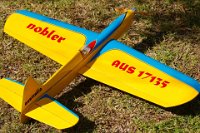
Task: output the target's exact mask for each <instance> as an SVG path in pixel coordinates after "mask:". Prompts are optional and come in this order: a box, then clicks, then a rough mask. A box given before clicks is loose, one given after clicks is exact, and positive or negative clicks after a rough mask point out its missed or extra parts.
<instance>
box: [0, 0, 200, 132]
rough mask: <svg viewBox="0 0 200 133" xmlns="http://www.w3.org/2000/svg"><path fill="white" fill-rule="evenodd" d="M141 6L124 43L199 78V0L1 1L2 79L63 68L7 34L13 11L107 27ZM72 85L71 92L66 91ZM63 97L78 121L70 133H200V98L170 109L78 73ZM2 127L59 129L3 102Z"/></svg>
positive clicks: (41, 74) (0, 109) (41, 75)
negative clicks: (25, 120) (22, 117)
mask: <svg viewBox="0 0 200 133" xmlns="http://www.w3.org/2000/svg"><path fill="white" fill-rule="evenodd" d="M117 7H126V8H132V7H137V9H138V10H140V11H145V12H147V15H146V16H140V15H138V16H137V17H136V18H135V21H134V22H133V25H132V26H131V28H130V30H129V31H128V32H127V33H126V34H125V35H124V36H123V37H122V38H121V39H120V41H122V42H123V43H125V44H127V45H129V46H131V47H133V48H135V49H137V50H139V51H141V52H143V53H145V54H147V55H149V56H151V57H152V58H155V59H157V60H159V61H161V62H163V63H165V64H167V65H169V66H171V67H173V68H175V69H177V70H179V71H181V72H183V73H185V74H187V75H189V76H191V77H193V78H195V79H196V80H198V81H200V52H199V51H200V12H199V10H200V2H199V1H198V0H193V1H189V0H162V1H156V0H135V1H128V0H124V1H116V0H113V1H106V0H98V1H96V0H80V1H72V0H49V1H42V0H32V1H28V0H15V1H10V0H7V1H0V76H1V78H3V77H10V78H12V79H15V80H18V81H20V82H23V83H24V82H25V80H26V78H27V77H28V76H29V75H32V76H33V77H34V78H36V79H37V80H39V81H40V82H44V81H45V80H47V79H48V78H49V77H50V76H51V75H52V74H53V73H54V72H55V71H56V70H57V69H58V68H59V67H60V65H59V64H57V63H55V62H54V61H52V60H50V59H48V58H47V57H45V56H43V55H41V54H39V53H38V52H36V51H34V50H32V49H31V48H29V47H27V46H25V45H24V44H22V43H20V42H19V41H17V40H15V39H13V38H12V37H10V36H8V35H6V34H4V33H3V26H4V23H5V21H6V18H7V17H8V15H9V14H11V13H13V12H15V11H16V10H18V9H28V10H31V11H34V12H37V13H41V14H44V15H47V16H49V17H52V18H55V19H58V20H61V21H64V22H68V23H71V24H74V25H77V26H80V27H83V28H86V29H89V30H93V31H96V32H100V31H101V30H102V29H104V28H105V27H106V26H107V25H108V24H109V23H110V22H111V21H112V20H113V19H114V18H116V17H117V16H118V15H119V13H117V12H115V11H114V9H115V8H117ZM67 89H69V91H68V92H66V90H67ZM67 89H66V90H65V91H63V92H62V93H61V94H60V95H59V96H60V97H59V99H58V100H59V101H60V102H61V103H63V104H64V105H66V106H67V107H69V108H70V109H72V110H74V111H75V112H76V113H77V114H78V115H79V116H80V121H79V123H78V124H77V125H76V126H75V127H72V128H70V129H66V130H64V132H200V128H199V125H200V100H199V97H197V98H196V99H194V100H193V101H192V102H190V103H188V104H186V105H183V106H180V107H177V108H172V109H164V108H161V107H159V106H156V105H154V104H152V103H149V102H147V101H144V100H141V99H139V98H136V97H134V96H132V95H129V94H126V93H123V92H121V91H118V90H116V89H114V88H110V87H108V86H106V85H103V84H101V83H98V82H96V81H94V80H92V79H88V78H87V79H86V78H84V77H82V76H78V77H77V78H76V79H75V80H74V81H73V82H72V83H71V84H70V85H69V86H68V87H67ZM0 132H59V131H58V130H56V129H54V128H52V127H49V126H47V125H44V124H42V123H39V122H37V121H32V122H30V123H29V124H21V123H19V113H18V112H17V111H15V110H14V109H13V108H12V107H11V106H9V105H8V104H6V103H5V102H4V101H2V100H0Z"/></svg>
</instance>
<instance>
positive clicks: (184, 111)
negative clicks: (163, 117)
mask: <svg viewBox="0 0 200 133" xmlns="http://www.w3.org/2000/svg"><path fill="white" fill-rule="evenodd" d="M166 110H167V111H170V112H172V113H175V114H177V115H183V116H184V115H191V116H196V115H200V95H198V96H197V97H196V98H195V99H193V100H192V101H190V102H188V103H185V104H183V105H180V106H177V107H172V108H168V109H166Z"/></svg>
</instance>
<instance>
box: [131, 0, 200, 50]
mask: <svg viewBox="0 0 200 133" xmlns="http://www.w3.org/2000/svg"><path fill="white" fill-rule="evenodd" d="M138 3H139V4H143V5H144V4H145V1H143V2H142V3H141V0H138ZM146 4H148V3H146ZM179 5H180V8H178V9H177V7H176V6H179ZM155 6H156V8H153V9H152V10H150V12H149V16H146V17H145V19H149V20H150V21H151V24H152V27H151V28H149V29H145V32H144V33H141V34H143V36H146V39H144V40H143V41H142V42H141V43H138V44H136V45H135V47H134V48H135V49H137V50H139V51H141V52H145V51H146V50H147V49H151V48H152V47H153V46H154V45H156V44H157V43H159V42H161V41H162V40H163V39H164V38H163V37H164V35H166V34H168V33H173V34H175V35H176V37H177V38H179V39H182V38H185V39H187V38H188V39H189V38H191V35H192V34H195V27H200V12H199V11H200V2H198V1H197V0H194V1H190V0H180V1H176V0H170V1H169V3H168V6H169V8H168V7H164V6H165V4H163V1H157V2H156V5H155ZM175 7H176V9H174V8H175Z"/></svg>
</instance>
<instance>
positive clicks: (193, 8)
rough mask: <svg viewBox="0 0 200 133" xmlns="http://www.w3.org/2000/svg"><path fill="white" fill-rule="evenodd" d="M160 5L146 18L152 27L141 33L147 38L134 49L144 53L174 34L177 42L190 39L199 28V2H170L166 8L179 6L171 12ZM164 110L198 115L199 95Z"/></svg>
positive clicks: (187, 0) (189, 0)
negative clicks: (165, 36)
mask: <svg viewBox="0 0 200 133" xmlns="http://www.w3.org/2000/svg"><path fill="white" fill-rule="evenodd" d="M138 3H139V4H145V1H142V2H141V0H138ZM162 4H163V3H162V1H160V2H157V7H158V8H156V9H153V10H154V11H152V13H150V14H151V15H150V16H147V17H146V19H149V20H150V21H151V24H152V27H151V28H150V29H147V30H148V32H147V33H143V35H144V36H146V37H147V38H146V39H144V40H143V41H142V42H141V43H139V44H137V45H135V47H134V48H135V49H137V50H139V51H141V52H145V51H146V50H148V49H151V48H152V47H153V46H155V45H156V44H157V43H160V42H162V41H163V39H164V35H167V34H169V33H173V34H175V38H177V39H179V40H181V39H183V38H184V39H192V35H194V34H195V32H196V31H195V30H196V27H200V2H199V1H198V0H193V1H191V0H180V1H176V0H170V1H169V5H168V6H171V5H173V6H174V7H175V6H177V5H181V6H180V9H179V10H178V9H176V10H175V9H174V10H173V6H172V7H170V8H169V9H167V8H163V9H162V7H163V5H162ZM170 4H171V5H170ZM161 108H162V107H161ZM165 110H167V111H171V112H172V113H175V114H177V115H192V116H195V115H199V114H200V95H198V96H197V97H196V98H195V99H193V100H192V101H190V102H188V103H186V104H184V105H181V106H178V107H173V108H167V109H165Z"/></svg>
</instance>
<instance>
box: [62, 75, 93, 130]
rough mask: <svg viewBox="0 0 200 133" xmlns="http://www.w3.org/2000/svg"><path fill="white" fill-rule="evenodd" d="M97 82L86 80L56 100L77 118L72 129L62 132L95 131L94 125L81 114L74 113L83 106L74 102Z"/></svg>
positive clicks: (88, 91) (89, 90)
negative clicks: (77, 120)
mask: <svg viewBox="0 0 200 133" xmlns="http://www.w3.org/2000/svg"><path fill="white" fill-rule="evenodd" d="M96 83H97V82H96V81H94V80H92V79H89V78H87V79H86V80H85V81H83V82H81V83H79V84H77V85H76V86H75V87H73V89H72V90H71V91H69V92H67V93H65V94H63V95H62V96H61V97H60V98H59V99H58V100H59V101H60V102H61V103H62V104H64V105H65V106H66V107H68V108H69V109H71V110H72V111H73V112H75V113H76V114H77V115H78V116H79V118H80V119H79V122H78V123H77V124H76V125H75V126H74V127H72V128H69V129H65V130H63V131H64V132H88V133H90V132H93V130H94V129H95V123H94V122H93V121H90V120H89V119H87V118H86V117H84V115H82V114H81V113H79V112H77V111H74V110H76V109H77V108H80V107H82V106H84V104H83V103H81V102H75V101H74V100H75V99H76V98H78V97H81V96H83V95H86V94H88V93H90V92H91V88H92V86H93V85H95V84H96Z"/></svg>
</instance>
